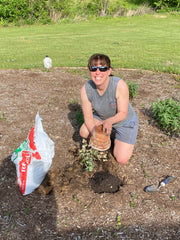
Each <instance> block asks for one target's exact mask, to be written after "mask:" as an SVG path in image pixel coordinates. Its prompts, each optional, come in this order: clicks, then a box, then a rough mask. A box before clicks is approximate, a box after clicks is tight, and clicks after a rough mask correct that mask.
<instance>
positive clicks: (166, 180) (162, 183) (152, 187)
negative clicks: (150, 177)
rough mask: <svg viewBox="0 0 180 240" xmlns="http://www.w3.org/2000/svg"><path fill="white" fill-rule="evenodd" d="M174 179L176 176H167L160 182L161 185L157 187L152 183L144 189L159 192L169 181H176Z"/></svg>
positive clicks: (149, 191)
mask: <svg viewBox="0 0 180 240" xmlns="http://www.w3.org/2000/svg"><path fill="white" fill-rule="evenodd" d="M174 180H175V177H174V176H170V177H167V178H166V179H164V180H163V181H162V182H160V184H159V187H155V186H154V185H150V186H148V187H146V188H145V189H144V191H145V192H147V193H154V192H158V191H159V189H160V188H161V187H164V186H165V185H166V184H167V183H169V182H174Z"/></svg>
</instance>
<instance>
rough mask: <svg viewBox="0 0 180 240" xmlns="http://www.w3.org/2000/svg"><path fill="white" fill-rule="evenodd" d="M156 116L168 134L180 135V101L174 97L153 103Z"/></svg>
mask: <svg viewBox="0 0 180 240" xmlns="http://www.w3.org/2000/svg"><path fill="white" fill-rule="evenodd" d="M152 111H153V114H154V118H155V119H156V120H157V123H158V125H159V127H160V128H161V129H162V130H163V131H165V132H166V133H167V134H168V135H177V136H179V135H180V102H178V101H175V100H174V99H172V98H167V99H165V100H160V99H158V100H157V102H154V103H152Z"/></svg>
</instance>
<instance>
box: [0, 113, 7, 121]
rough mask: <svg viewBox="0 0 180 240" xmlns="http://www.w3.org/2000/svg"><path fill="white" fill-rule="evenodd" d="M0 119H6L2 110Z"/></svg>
mask: <svg viewBox="0 0 180 240" xmlns="http://www.w3.org/2000/svg"><path fill="white" fill-rule="evenodd" d="M0 119H1V120H6V117H5V114H4V112H1V113H0Z"/></svg>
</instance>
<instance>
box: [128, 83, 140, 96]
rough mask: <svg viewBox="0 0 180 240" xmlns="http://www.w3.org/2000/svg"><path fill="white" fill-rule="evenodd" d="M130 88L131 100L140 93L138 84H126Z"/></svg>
mask: <svg viewBox="0 0 180 240" xmlns="http://www.w3.org/2000/svg"><path fill="white" fill-rule="evenodd" d="M126 83H127V85H128V88H129V98H130V99H132V98H134V97H135V96H136V94H137V92H138V84H137V83H133V82H132V81H130V82H126Z"/></svg>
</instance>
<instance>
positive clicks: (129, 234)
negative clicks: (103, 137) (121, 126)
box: [0, 68, 180, 240]
mask: <svg viewBox="0 0 180 240" xmlns="http://www.w3.org/2000/svg"><path fill="white" fill-rule="evenodd" d="M113 74H114V75H115V76H119V77H122V78H123V79H124V80H127V81H131V80H132V81H134V82H137V83H138V85H139V91H138V95H137V96H136V97H135V98H134V99H133V100H132V101H131V103H132V105H133V107H134V109H135V111H136V113H137V115H138V118H139V132H138V137H137V142H136V145H135V150H134V154H133V157H132V158H131V159H130V161H129V162H128V164H126V165H119V164H118V163H117V162H116V161H115V159H114V158H113V157H112V154H111V153H112V149H110V150H109V152H108V154H109V158H108V161H106V162H104V161H96V164H95V168H94V169H93V171H92V172H89V171H85V169H83V168H82V166H81V165H80V163H79V161H78V149H80V147H81V138H80V136H79V133H78V127H79V126H78V123H77V121H76V118H75V110H76V108H75V105H74V104H73V101H74V100H77V101H78V102H79V103H80V97H79V93H80V88H81V86H82V85H83V84H84V83H85V82H86V81H87V79H88V71H87V69H85V68H82V69H77V68H74V69H69V68H53V69H51V70H50V71H49V72H43V71H42V70H41V69H36V70H1V71H0V106H1V108H0V152H1V156H0V204H1V208H0V239H2V240H5V239H18V240H20V239H23V240H26V239H48V240H49V239H53V240H54V239H88V240H89V239H161V240H165V239H169V240H172V239H173V240H176V239H179V236H180V228H179V222H180V216H179V209H180V190H179V188H178V186H179V176H180V166H179V150H180V149H179V146H180V139H179V138H175V137H169V136H167V135H166V134H165V133H164V132H162V131H161V130H160V129H158V127H157V125H156V123H155V121H154V120H153V119H152V115H151V112H150V107H151V103H152V102H154V101H156V99H157V98H160V99H162V100H163V99H165V98H167V97H173V98H175V99H177V100H179V97H180V95H179V82H178V81H177V79H178V78H179V76H176V75H171V74H161V73H154V72H150V71H140V70H125V69H117V70H114V71H113ZM38 111H39V114H40V117H41V118H42V119H43V121H42V123H43V127H44V130H45V132H46V133H47V134H48V135H49V137H50V138H51V139H52V140H53V141H54V142H55V157H54V159H53V163H52V166H51V169H50V171H49V172H48V175H47V176H46V178H45V180H44V181H43V183H42V184H41V186H40V188H38V189H37V190H36V191H34V192H33V193H32V194H30V195H27V196H22V195H21V193H20V191H19V188H18V186H17V185H16V169H15V165H14V164H13V163H12V162H11V160H10V156H11V154H12V153H13V152H14V150H15V149H16V148H17V147H18V146H19V145H20V144H21V143H22V142H23V141H24V140H25V139H26V137H27V135H28V134H29V131H30V129H31V128H32V127H33V125H34V122H35V116H36V113H37V112H38ZM102 172H103V173H104V172H105V174H106V178H105V174H103V175H101V173H102ZM97 174H99V175H97ZM171 175H174V176H175V177H176V180H175V181H174V182H173V183H169V184H168V185H167V186H166V187H164V188H163V187H162V188H161V189H160V190H159V191H158V192H156V193H153V194H148V193H145V192H144V187H145V186H148V185H151V184H154V185H158V183H159V182H160V181H161V180H162V179H164V178H165V177H166V176H171ZM97 176H98V177H97ZM90 179H91V180H90ZM99 179H100V180H99ZM114 180H115V181H114ZM110 181H112V183H115V185H112V184H109V183H110ZM122 182H123V184H122ZM98 183H99V184H98ZM101 184H102V188H103V187H104V188H105V187H107V189H104V191H102V192H103V193H96V192H98V191H97V189H96V190H95V191H94V189H93V186H95V187H99V186H101ZM108 184H109V185H108ZM111 186H113V192H114V193H109V192H108V193H107V190H109V189H111ZM102 188H101V189H102ZM99 192H101V190H100V191H99Z"/></svg>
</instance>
